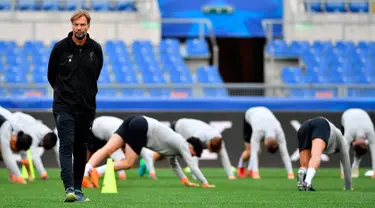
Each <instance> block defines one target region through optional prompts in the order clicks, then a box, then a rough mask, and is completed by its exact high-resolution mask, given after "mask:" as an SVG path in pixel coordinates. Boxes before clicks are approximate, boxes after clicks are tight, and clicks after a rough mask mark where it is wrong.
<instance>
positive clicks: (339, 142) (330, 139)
mask: <svg viewBox="0 0 375 208" xmlns="http://www.w3.org/2000/svg"><path fill="white" fill-rule="evenodd" d="M297 136H298V148H299V151H300V159H299V160H300V168H299V170H298V183H297V186H298V189H299V190H300V191H315V189H314V188H313V186H312V179H313V178H314V175H315V172H316V170H317V169H318V168H319V166H320V158H321V155H322V153H323V152H324V153H326V154H328V155H330V154H334V153H336V152H340V162H341V164H342V166H343V169H344V178H345V187H344V189H345V190H351V189H352V178H351V169H350V160H349V150H348V146H347V143H346V140H345V139H344V137H343V136H342V134H341V132H340V130H339V129H338V128H336V127H335V126H334V125H333V124H332V123H331V122H329V121H328V120H327V119H326V118H323V117H317V118H312V119H309V120H307V121H305V122H304V123H303V124H302V125H301V127H300V128H299V130H298V133H297Z"/></svg>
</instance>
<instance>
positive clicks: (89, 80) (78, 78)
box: [48, 32, 103, 112]
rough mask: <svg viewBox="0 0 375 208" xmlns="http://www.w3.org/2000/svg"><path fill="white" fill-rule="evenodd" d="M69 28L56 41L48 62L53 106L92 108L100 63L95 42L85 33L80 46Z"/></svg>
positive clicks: (80, 110)
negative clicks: (52, 90) (84, 38)
mask: <svg viewBox="0 0 375 208" xmlns="http://www.w3.org/2000/svg"><path fill="white" fill-rule="evenodd" d="M72 35H73V32H70V33H69V35H68V37H66V38H64V39H63V40H61V41H59V42H57V43H56V44H55V46H54V47H53V49H52V52H51V56H50V59H49V63H48V82H49V83H50V85H51V87H52V88H53V89H54V95H53V97H54V100H53V108H54V109H56V108H68V109H71V110H73V111H75V112H95V111H96V94H97V92H98V84H97V81H98V78H99V75H100V72H101V70H102V67H103V52H102V48H101V46H100V44H99V43H97V42H95V41H94V40H93V39H91V38H90V36H89V34H87V37H86V42H85V44H84V45H82V46H78V45H76V44H75V43H74V42H73V40H72Z"/></svg>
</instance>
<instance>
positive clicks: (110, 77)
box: [0, 39, 227, 97]
mask: <svg viewBox="0 0 375 208" xmlns="http://www.w3.org/2000/svg"><path fill="white" fill-rule="evenodd" d="M54 44H55V42H53V43H51V44H49V45H44V43H43V42H42V41H32V40H30V41H25V42H24V44H23V45H21V46H19V45H17V43H16V42H15V41H0V77H1V82H2V83H8V84H45V85H47V84H48V81H47V65H48V59H49V54H50V52H51V49H52V47H53V45H54ZM180 47H181V44H180V42H179V41H178V40H177V39H165V40H162V41H161V43H160V44H159V45H158V46H153V45H152V44H151V42H150V41H147V40H137V41H134V42H133V43H132V44H131V45H130V46H128V45H126V44H125V43H124V42H123V41H121V40H108V41H106V42H105V44H104V45H103V50H104V51H103V52H104V54H105V57H104V58H105V63H104V66H103V70H102V73H101V76H100V78H99V83H100V84H101V85H102V84H121V85H127V84H128V85H135V84H148V85H152V84H157V85H159V86H160V85H166V84H176V85H190V86H188V87H181V88H177V89H171V88H160V87H155V88H154V87H151V88H148V89H144V90H142V89H140V88H139V87H134V88H133V87H132V88H130V87H125V88H122V89H114V88H103V89H100V90H99V96H114V95H116V96H132V97H134V96H135V97H136V96H152V97H154V96H156V97H170V96H171V95H172V94H177V95H176V96H178V94H181V93H182V94H184V93H186V95H187V96H193V92H192V90H193V89H192V87H191V85H193V84H194V83H203V84H209V83H215V84H221V83H223V80H222V78H221V77H220V74H219V72H218V69H217V68H216V67H214V66H204V67H199V68H197V69H196V70H191V69H189V68H188V67H187V66H186V64H185V61H184V58H183V57H182V56H181V54H180ZM184 47H186V51H187V54H186V55H187V57H205V56H209V49H208V45H207V43H206V42H205V41H201V40H196V39H189V40H187V41H186V43H185V45H184ZM44 88H45V87H44ZM44 88H41V89H37V90H36V91H35V90H30V89H24V88H14V89H12V90H9V91H7V90H5V89H2V92H4V94H3V95H7V96H20V95H24V94H25V93H27V94H30V93H34V94H35V95H40V96H46V95H47V91H46V89H44ZM203 93H204V96H210V97H212V96H213V97H218V96H226V95H227V94H226V91H225V90H224V89H215V88H207V89H206V88H204V89H203Z"/></svg>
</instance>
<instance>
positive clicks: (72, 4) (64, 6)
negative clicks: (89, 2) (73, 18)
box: [58, 0, 77, 11]
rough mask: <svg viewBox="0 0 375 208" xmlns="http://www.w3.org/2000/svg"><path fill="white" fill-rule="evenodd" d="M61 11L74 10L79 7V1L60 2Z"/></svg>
mask: <svg viewBox="0 0 375 208" xmlns="http://www.w3.org/2000/svg"><path fill="white" fill-rule="evenodd" d="M58 9H59V10H60V11H74V10H76V9H77V1H69V0H67V1H62V2H59V4H58Z"/></svg>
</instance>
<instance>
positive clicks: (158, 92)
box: [148, 88, 172, 97]
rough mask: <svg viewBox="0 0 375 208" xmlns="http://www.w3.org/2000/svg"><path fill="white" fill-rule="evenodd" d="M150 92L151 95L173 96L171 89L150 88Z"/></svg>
mask: <svg viewBox="0 0 375 208" xmlns="http://www.w3.org/2000/svg"><path fill="white" fill-rule="evenodd" d="M148 93H149V94H150V96H151V97H171V93H172V92H171V89H159V88H150V89H148Z"/></svg>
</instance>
